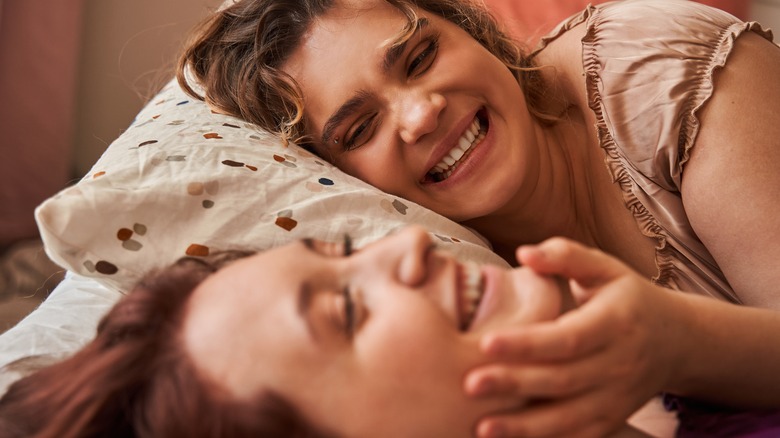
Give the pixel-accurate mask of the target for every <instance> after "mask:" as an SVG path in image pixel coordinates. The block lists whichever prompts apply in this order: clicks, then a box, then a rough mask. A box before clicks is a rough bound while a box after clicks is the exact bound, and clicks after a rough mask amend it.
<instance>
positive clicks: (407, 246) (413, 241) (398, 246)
mask: <svg viewBox="0 0 780 438" xmlns="http://www.w3.org/2000/svg"><path fill="white" fill-rule="evenodd" d="M432 248H433V242H432V241H431V237H430V236H429V235H428V232H427V231H425V229H424V228H423V227H420V226H417V225H412V226H409V227H406V228H404V229H403V230H401V231H400V232H398V233H395V234H392V235H390V236H388V237H385V238H383V239H381V240H378V241H376V242H374V243H372V244H371V245H369V246H368V247H366V248H364V249H363V250H361V251H360V252H361V253H363V254H365V255H367V256H368V257H369V258H370V260H367V261H368V263H371V264H372V266H371V268H372V270H377V269H378V270H386V269H388V268H389V269H390V270H391V273H393V274H395V276H396V278H397V280H398V281H400V282H401V283H403V284H405V285H407V286H418V285H420V284H422V283H423V282H424V281H425V279H426V276H427V274H428V266H427V258H428V254H429V253H430V251H431V249H432ZM393 271H394V272H393Z"/></svg>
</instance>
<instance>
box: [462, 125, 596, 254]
mask: <svg viewBox="0 0 780 438" xmlns="http://www.w3.org/2000/svg"><path fill="white" fill-rule="evenodd" d="M569 113H572V114H569ZM591 136H592V133H590V132H588V130H587V129H586V125H585V123H584V122H583V120H582V118H581V117H578V112H576V111H569V112H567V113H566V114H565V115H564V116H563V119H562V120H561V121H559V122H558V123H556V124H555V125H553V126H540V125H538V126H537V139H538V141H537V145H538V147H539V151H540V154H539V157H540V158H539V172H538V174H537V178H536V180H535V181H529V182H527V184H526V186H527V187H528V189H527V190H521V191H520V192H519V193H518V194H517V195H516V196H514V197H513V198H512V199H511V200H510V201H509V202H508V203H507V204H506V205H505V206H504V207H503V208H501V209H499V210H498V211H496V212H494V213H491V214H490V215H487V216H483V217H479V218H476V219H472V220H470V221H467V222H466V225H468V226H470V227H473V228H475V229H477V230H478V231H479V232H480V233H482V234H483V235H484V236H485V237H486V238H487V239H488V240H489V241H490V242H491V243H492V244H493V246H494V250H495V251H496V252H497V253H498V254H499V255H501V256H502V257H503V258H504V259H506V260H507V261H509V262H510V263H514V250H515V248H517V247H518V246H520V245H522V244H527V243H537V242H540V241H542V240H544V239H547V238H549V237H553V236H563V237H568V238H570V239H574V240H577V241H580V242H582V243H585V244H587V245H591V246H598V243H599V239H598V228H597V227H596V217H595V215H594V211H597V210H596V205H597V204H598V199H597V197H596V196H595V195H596V192H595V191H594V189H595V187H594V184H593V181H592V175H593V172H600V173H602V174H604V175H605V176H606V175H607V172H606V169H605V168H604V164H603V160H604V158H603V153H602V155H601V156H598V155H596V154H594V153H593V149H594V148H592V147H589V146H586V145H587V144H588V142H583V141H582V139H584V138H591ZM595 149H598V148H595ZM596 152H601V151H600V150H596ZM594 155H595V156H594ZM594 160H595V161H594ZM594 163H595V164H597V165H598V166H595V165H594Z"/></svg>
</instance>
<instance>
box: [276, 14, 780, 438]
mask: <svg viewBox="0 0 780 438" xmlns="http://www.w3.org/2000/svg"><path fill="white" fill-rule="evenodd" d="M359 4H360V7H355V3H350V5H352V6H353V7H351V8H336V9H334V10H333V11H331V13H328V14H326V15H325V16H324V17H322V19H320V20H318V21H317V23H315V25H314V26H313V27H312V29H311V32H310V33H309V35H308V36H307V38H305V40H304V42H303V44H302V46H301V48H300V49H299V50H298V51H297V52H295V53H294V55H293V57H292V58H291V59H290V61H289V62H288V64H287V65H286V66H285V69H286V71H287V72H288V73H290V74H291V75H292V76H293V77H295V78H296V80H298V81H299V82H300V84H301V86H302V90H303V93H304V96H305V99H306V105H307V107H306V117H307V118H308V119H309V120H311V121H312V123H311V124H310V126H313V127H314V133H313V134H314V136H315V138H319V136H321V134H322V132H321V129H322V126H324V124H325V120H327V119H328V118H329V117H330V116H331V115H332V114H333V113H334V112H335V111H336V108H338V107H339V106H340V105H342V104H343V103H344V102H345V101H346V100H347V99H349V96H353V95H356V93H358V94H360V93H363V94H366V95H368V96H369V98H368V99H366V100H365V102H364V103H363V105H362V106H360V107H359V108H358V111H357V112H356V113H355V114H354V115H353V116H352V117H350V118H347V120H346V121H345V123H344V125H343V127H339V129H337V130H336V133H335V135H336V136H337V137H339V138H340V139H341V140H342V141H344V140H348V139H349V138H350V135H351V133H353V132H354V130H355V129H356V127H357V126H360V125H361V124H363V123H364V122H365V121H368V123H367V124H366V125H365V126H367V127H368V131H367V132H368V133H369V134H370V135H368V136H367V137H366V140H365V142H364V144H362V145H361V146H360V147H359V148H357V149H354V150H349V151H346V152H345V151H342V150H340V149H338V148H337V147H336V145H335V144H327V145H320V147H321V148H322V149H321V150H322V151H326V152H328V153H330V154H332V157H333V159H334V162H335V163H336V164H337V165H339V166H340V167H341V168H342V169H344V170H346V171H347V172H348V173H351V174H353V175H355V176H357V177H359V178H361V179H364V180H366V181H368V182H370V183H372V184H374V185H375V186H377V187H379V188H381V189H382V190H385V191H388V192H390V193H394V194H397V195H400V196H404V197H406V198H408V199H411V200H413V201H415V202H418V203H420V204H422V205H425V206H427V207H429V208H432V209H434V210H436V211H438V212H439V213H442V214H444V215H446V216H449V217H450V218H453V219H455V220H458V221H462V222H464V223H466V224H468V225H471V226H474V227H475V228H477V229H478V230H479V231H481V232H483V234H485V235H486V236H487V237H488V238H489V239H490V240H491V241H492V242H494V243H495V244H496V248H497V249H498V250H499V252H500V253H502V255H504V257H505V258H507V259H510V256H509V255H508V254H511V252H512V251H513V250H514V248H516V247H517V246H518V245H521V244H524V243H528V242H542V241H545V239H547V238H549V237H551V236H564V237H568V238H571V239H574V240H576V241H579V242H581V243H584V244H585V245H588V246H591V247H596V248H599V249H600V250H602V251H604V252H606V253H608V254H612V255H613V256H616V257H617V258H618V259H621V260H623V261H624V262H625V263H627V264H628V266H626V264H624V263H620V262H617V261H616V260H614V259H612V258H610V257H608V256H607V255H606V254H604V253H601V252H591V250H585V249H584V248H581V247H579V246H578V245H577V244H575V243H573V242H571V241H569V240H563V241H558V240H553V241H552V242H553V243H551V244H550V245H552V247H553V248H556V247H560V248H563V249H562V250H551V253H550V257H551V258H550V259H549V260H548V261H554V263H552V262H551V263H550V264H544V263H542V262H540V261H539V260H536V261H534V260H535V259H534V258H533V257H530V256H529V257H530V259H529V260H521V261H523V262H525V263H527V266H529V267H531V268H532V269H536V270H537V272H538V273H541V274H556V275H561V276H563V277H564V278H567V279H568V280H569V281H570V283H572V288H573V289H574V290H579V291H582V294H581V303H582V304H583V305H582V307H581V311H576V312H572V313H571V314H567V315H566V316H565V317H562V318H560V319H558V320H556V321H554V322H550V323H547V324H542V325H540V326H539V330H536V329H535V328H533V327H532V328H530V329H529V330H525V329H523V330H509V331H497V332H495V333H492V334H490V335H488V336H486V338H485V339H484V340H483V344H482V348H483V351H484V352H485V353H486V354H487V355H488V357H490V358H491V360H492V362H491V364H489V365H486V366H484V367H477V368H476V369H475V370H474V371H472V373H471V374H469V375H468V376H467V377H466V379H465V383H464V385H465V387H466V389H467V391H470V392H469V393H470V394H472V395H474V396H479V397H481V398H489V397H490V396H491V395H493V396H506V395H507V394H515V395H518V396H521V397H526V398H529V397H545V398H547V397H551V398H552V400H550V401H549V402H547V403H545V404H540V405H535V406H533V407H531V408H528V409H522V410H517V411H514V412H512V413H511V414H508V415H497V416H495V417H494V418H493V419H492V420H487V421H484V422H483V423H481V424H480V426H479V428H478V430H479V432H480V434H483V435H484V436H489V435H490V433H491V431H496V430H498V429H502V430H503V431H504V432H505V434H506V436H603V435H605V434H607V433H610V432H611V431H614V430H616V428H618V427H620V425H621V424H622V423H623V422H624V421H625V419H626V418H627V416H628V415H630V413H631V412H633V411H634V410H635V409H636V408H638V407H639V406H641V405H642V404H643V403H644V402H645V401H646V400H647V399H648V398H649V397H651V396H652V395H653V394H657V393H659V392H662V391H670V392H675V393H679V394H683V395H688V396H692V397H700V398H704V399H707V400H713V401H717V402H722V403H725V404H729V405H734V406H738V407H747V408H750V407H755V406H763V407H767V406H769V407H776V406H778V405H780V400H778V396H777V395H776V394H780V388H778V383H777V379H776V376H775V374H776V373H775V372H774V371H773V370H774V369H777V367H778V366H780V351H775V350H777V349H774V348H768V345H772V344H773V343H772V342H771V341H769V340H768V339H766V337H764V336H763V335H761V334H756V333H755V327H756V325H757V323H756V321H759V320H760V321H762V324H766V325H765V326H766V327H775V328H776V329H780V325H778V324H780V319H779V318H778V315H777V314H776V313H775V312H774V311H770V310H760V309H749V308H744V307H735V306H732V305H726V304H723V303H718V302H713V301H712V300H707V299H702V298H699V297H691V296H687V295H681V294H673V293H671V292H670V291H669V290H665V289H662V288H659V287H656V286H653V285H651V284H650V283H649V282H648V281H647V279H648V278H650V277H652V276H654V275H655V274H656V273H657V267H656V266H655V249H654V246H655V244H656V242H653V241H652V240H651V239H648V238H646V237H645V236H643V235H642V234H641V233H640V231H639V230H638V228H637V227H636V223H635V219H634V218H633V217H632V216H631V214H630V212H629V211H628V210H627V209H626V208H625V205H624V203H623V200H622V197H621V192H620V189H619V188H618V187H617V186H615V185H614V184H612V182H611V181H610V180H609V178H608V177H607V174H606V172H604V169H603V153H602V152H601V151H600V150H599V148H598V144H597V143H596V142H595V140H593V139H595V138H596V137H597V136H596V135H595V133H594V132H593V131H592V126H593V124H594V122H595V120H594V118H593V114H592V112H590V111H589V110H588V108H587V99H586V97H585V90H584V81H582V74H583V71H582V61H581V60H582V52H581V50H582V49H581V44H580V41H579V39H580V38H579V36H581V34H582V31H583V29H582V26H580V28H579V29H573V30H571V31H570V32H569V33H568V34H567V35H566V36H565V37H563V38H561V39H559V40H557V41H556V42H554V43H552V44H551V45H550V46H549V47H548V48H547V49H545V51H544V52H543V53H542V55H541V56H540V57H539V59H538V60H539V63H540V64H541V65H547V66H552V67H555V68H550V69H545V70H544V75H545V78H546V79H548V80H549V81H552V82H554V83H555V84H556V85H558V87H556V88H555V89H556V90H558V91H559V92H560V93H562V94H563V95H564V100H566V101H568V102H571V105H572V106H571V107H570V108H569V109H567V111H566V113H565V114H564V116H565V117H564V118H563V120H562V121H561V122H560V123H558V124H556V125H555V126H554V127H552V128H545V127H543V126H540V125H539V124H538V123H536V122H534V121H533V120H532V119H530V118H529V117H528V115H527V112H526V111H525V109H524V106H523V105H522V100H521V97H520V96H518V95H516V92H517V88H518V86H517V85H516V84H511V83H510V81H509V79H507V77H508V76H507V77H505V76H504V75H503V74H502V72H505V71H506V69H505V67H503V66H501V65H499V64H496V63H495V62H491V59H490V56H488V55H486V54H485V53H483V52H480V49H479V47H478V46H475V45H474V44H473V43H474V42H473V41H472V40H470V38H469V37H468V36H467V35H464V34H459V33H458V31H457V29H450V27H449V26H448V25H447V23H440V22H439V21H437V19H436V17H431V16H430V15H426V14H425V13H423V12H420V16H421V17H426V18H427V19H429V21H430V23H431V25H430V26H428V27H427V29H431V28H435V29H436V30H437V31H438V32H439V33H440V34H441V38H440V44H439V48H438V51H437V52H436V56H435V57H434V59H433V60H431V61H428V60H427V59H428V58H426V61H425V62H423V65H424V66H425V68H424V69H421V70H420V71H421V72H420V73H419V74H417V73H416V71H417V70H413V71H412V73H413V74H411V75H410V74H409V71H408V70H407V68H408V67H409V66H410V65H412V64H411V62H412V60H414V59H416V58H415V57H416V56H418V55H419V54H420V53H422V51H423V50H424V48H425V47H426V46H425V41H426V40H425V38H426V37H427V35H428V34H427V33H425V32H422V33H421V35H420V37H419V41H420V44H419V45H417V44H414V42H416V41H418V39H416V38H417V37H416V36H413V37H412V39H411V40H410V44H409V47H410V51H409V52H408V54H407V52H404V55H403V56H402V57H401V60H402V62H401V65H402V66H403V67H404V68H398V69H395V70H392V69H391V71H390V73H384V72H382V70H381V68H380V67H378V66H379V65H381V64H380V60H381V58H382V53H383V52H384V50H385V49H386V46H385V44H386V41H387V40H388V39H391V38H392V37H393V36H394V35H396V34H397V32H398V29H400V27H401V26H402V24H403V18H402V17H401V16H400V14H398V13H397V12H395V11H393V10H392V8H389V7H387V6H386V5H385V6H383V5H382V4H377V3H375V2H373V1H366V2H359ZM453 27H454V26H453ZM355 35H360V38H359V39H357V41H356V38H355ZM326 48H327V49H326ZM404 62H406V63H405V64H404ZM344 66H348V68H349V69H350V70H349V72H350V74H349V75H340V74H331V73H330V72H334V71H335V72H338V71H341V70H342V69H343V68H344ZM778 72H780V52H778V50H777V48H776V47H774V46H772V44H771V43H769V42H767V41H764V40H763V39H761V38H759V37H757V36H755V35H750V34H748V35H745V36H744V37H740V38H739V39H738V40H737V41H736V43H735V49H734V50H733V53H732V54H731V56H730V58H729V62H728V64H727V65H726V67H725V68H724V69H723V70H722V71H717V72H716V76H715V81H716V87H715V92H714V94H713V97H712V99H711V100H710V101H708V102H707V104H706V105H705V106H704V108H703V109H702V110H701V111H700V113H699V114H698V115H699V118H700V120H701V129H700V131H699V134H698V137H697V141H696V144H695V147H694V148H693V149H692V153H691V156H690V159H689V161H688V163H687V164H686V167H685V172H684V174H683V184H682V199H683V202H684V206H685V209H686V212H687V214H688V215H689V219H690V222H691V225H692V226H693V228H694V230H695V232H696V233H697V235H698V236H700V238H701V240H702V242H704V244H705V245H706V246H707V248H708V249H709V250H710V251H711V253H712V255H713V256H714V257H715V259H716V261H717V263H718V265H719V266H720V267H721V269H722V271H723V272H724V274H725V275H726V277H727V278H728V280H729V282H730V284H731V285H732V286H733V288H734V290H735V291H736V292H737V294H738V295H739V296H740V297H743V298H744V301H745V303H746V304H749V305H755V306H760V307H764V308H769V309H777V308H778V307H780V295H778V292H777V286H776V285H777V283H778V281H779V280H780V277H779V276H780V274H778V271H777V269H776V266H775V264H774V263H773V261H774V260H777V259H778V258H780V231H778V230H780V227H777V225H776V220H774V218H776V217H778V216H780V204H778V203H777V202H776V200H777V199H778V196H780V173H778V172H777V171H776V169H778V168H780V153H778V151H779V150H780V149H778V148H777V147H776V144H777V140H776V139H777V138H780V128H778V127H780V124H778V123H777V117H776V114H778V109H777V104H776V102H780V87H778V85H777V81H773V80H772V79H771V78H772V77H774V76H776V75H777V73H778ZM477 111H484V113H486V114H487V117H486V118H487V119H488V121H489V126H490V128H489V134H488V137H487V138H486V140H485V142H484V143H483V144H482V145H478V146H477V148H476V149H475V150H474V152H473V154H472V155H471V156H470V159H468V160H467V161H466V162H465V163H464V164H463V165H462V167H461V168H460V169H462V170H461V171H460V172H457V173H455V174H453V176H452V177H451V178H450V179H448V180H446V181H444V182H443V183H436V184H424V183H422V182H421V181H422V180H423V175H424V174H425V172H426V171H427V170H428V169H429V168H430V166H431V165H432V164H434V163H435V162H437V160H438V159H439V157H440V156H441V154H440V151H441V150H442V148H444V149H446V146H441V145H446V144H448V142H450V141H451V139H452V138H454V137H458V136H459V135H460V134H459V131H460V129H461V126H462V125H461V124H459V123H460V122H459V121H461V120H464V119H465V120H468V119H469V118H470V117H471V114H474V113H475V112H477ZM746 113H750V114H751V115H752V116H751V117H749V118H746V117H734V114H746ZM453 133H454V134H453ZM491 136H492V137H491ZM442 139H446V140H442ZM583 139H586V140H584V141H583ZM587 139H590V140H587ZM756 157H761V159H760V160H758V161H757V160H756ZM388 169H392V172H389V171H388ZM724 175H728V178H724V177H723V176H724ZM583 182H587V184H585V183H583ZM713 194H716V195H713ZM550 199H555V200H556V201H557V202H555V203H551V202H549V200H550ZM552 206H555V208H554V209H553V207H552ZM746 212H750V214H748V215H746ZM553 255H555V257H553ZM521 258H522V257H521ZM602 263H603V264H604V265H603V266H602ZM584 266H587V267H589V269H590V271H587V272H586V271H583V268H582V267H584ZM636 271H638V272H640V273H641V274H637V273H636ZM578 310H580V309H578ZM723 321H730V322H731V324H729V325H726V324H724V323H723ZM724 327H729V330H728V331H725V330H724ZM772 330H775V329H772ZM494 345H503V347H502V348H498V347H494ZM552 352H557V353H552ZM743 357H760V358H761V360H759V361H758V363H760V365H758V366H757V369H756V370H753V371H751V373H748V374H749V375H746V373H744V369H743V366H744V365H743V363H742V362H741V360H739V359H738V358H743ZM712 364H717V366H714V365H712ZM629 370H630V372H629ZM669 370H674V373H669V372H668V371H669ZM488 375H492V376H493V378H496V379H499V380H501V381H502V382H503V383H502V384H496V385H493V386H492V388H489V389H483V390H481V391H477V389H476V388H478V387H479V386H480V385H481V384H480V382H481V381H482V378H483V377H481V376H488ZM497 375H498V376H500V378H499V377H496V376H497ZM705 376H706V377H705ZM748 387H750V388H756V390H755V391H746V390H745V388H748ZM762 387H763V388H764V390H759V388H762ZM766 388H774V390H772V391H767V390H766ZM758 394H761V395H758ZM562 419H563V420H562ZM499 420H500V421H499Z"/></svg>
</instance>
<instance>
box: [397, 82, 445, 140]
mask: <svg viewBox="0 0 780 438" xmlns="http://www.w3.org/2000/svg"><path fill="white" fill-rule="evenodd" d="M446 105H447V100H446V99H445V98H444V96H442V95H441V94H439V93H430V92H426V91H422V90H409V91H408V92H407V93H406V94H405V95H404V96H403V97H402V99H401V102H400V105H399V106H398V117H399V127H400V132H399V135H400V136H401V140H403V141H404V143H406V144H414V143H416V142H417V141H418V140H419V139H420V137H422V136H424V135H425V134H428V133H430V132H433V131H434V130H435V129H436V127H437V126H438V125H439V115H440V114H441V112H442V110H443V109H444V107H445V106H446Z"/></svg>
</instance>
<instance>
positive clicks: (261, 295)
mask: <svg viewBox="0 0 780 438" xmlns="http://www.w3.org/2000/svg"><path fill="white" fill-rule="evenodd" d="M343 253H344V249H343V248H342V245H340V244H326V243H321V242H314V241H312V242H308V243H307V242H297V243H293V244H290V245H288V246H285V247H281V248H277V249H274V250H270V251H267V252H264V253H261V254H259V255H256V256H252V257H250V258H247V259H243V260H240V261H237V262H235V263H233V264H231V265H230V266H228V267H226V268H224V269H222V270H220V271H218V272H217V273H215V274H214V275H212V276H211V277H209V278H208V279H206V281H205V282H204V283H202V284H201V285H200V286H199V287H198V289H197V290H196V291H195V292H194V295H193V297H192V298H191V301H190V302H189V304H188V306H189V307H188V313H187V317H186V319H185V323H184V327H183V339H184V345H185V349H186V351H189V353H190V354H191V357H192V359H193V362H194V363H195V366H196V368H197V369H199V370H200V372H202V373H203V374H204V375H205V376H206V377H208V378H210V379H211V380H213V381H215V382H220V384H221V385H224V387H225V388H226V389H227V390H228V391H229V392H230V393H231V394H233V395H235V396H236V397H238V398H239V399H247V400H248V399H251V398H252V397H254V396H256V395H257V394H259V393H260V392H261V391H264V390H271V391H274V392H275V393H277V394H279V395H281V396H282V397H283V398H285V399H286V400H288V401H289V402H290V403H291V404H292V405H293V406H295V407H296V408H298V409H299V410H300V412H301V414H302V415H303V416H304V418H306V419H308V420H309V421H311V422H312V423H313V424H315V425H318V426H319V427H320V428H322V429H324V430H327V431H331V432H335V433H336V434H338V435H339V436H344V437H365V436H372V437H383V436H387V437H398V436H404V437H430V436H449V437H459V436H463V437H467V436H471V432H472V428H473V426H474V424H475V422H476V420H477V419H478V418H479V417H480V416H481V415H484V414H485V413H487V412H493V411H496V410H502V409H507V408H511V407H516V406H518V401H516V400H513V399H509V398H507V399H500V400H496V399H492V400H488V401H486V400H480V401H477V400H472V399H469V398H467V397H466V396H465V394H464V392H463V390H462V381H463V377H464V375H465V373H466V371H467V370H469V369H470V368H472V367H474V366H476V365H478V364H480V363H483V362H481V361H483V359H482V358H481V356H480V354H479V352H478V347H477V344H478V341H479V339H480V337H481V335H482V334H484V333H485V332H486V331H487V330H490V329H495V328H497V327H506V326H509V325H517V324H525V323H528V322H531V321H537V320H542V319H550V318H553V317H555V316H556V315H557V314H558V313H559V311H560V294H559V292H558V289H557V287H556V286H555V284H554V283H553V281H552V280H549V279H544V278H540V277H538V276H535V275H534V274H532V273H531V272H530V271H528V270H523V269H519V270H513V271H507V270H502V269H499V268H495V267H489V266H485V267H476V266H468V265H464V264H461V263H458V262H457V261H456V260H455V259H453V258H451V257H449V256H447V255H445V254H442V253H440V252H438V251H436V250H434V249H433V246H432V242H431V240H430V238H429V237H428V234H427V233H426V232H424V231H423V230H422V229H420V228H416V227H415V228H408V229H405V230H404V231H402V232H400V233H397V234H394V235H392V236H390V237H388V238H385V239H383V240H380V241H378V242H376V243H374V244H371V245H369V246H367V247H365V248H362V249H361V250H360V251H358V252H356V253H355V254H354V255H351V256H348V257H347V256H344V255H343Z"/></svg>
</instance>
